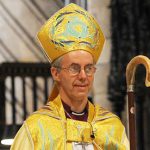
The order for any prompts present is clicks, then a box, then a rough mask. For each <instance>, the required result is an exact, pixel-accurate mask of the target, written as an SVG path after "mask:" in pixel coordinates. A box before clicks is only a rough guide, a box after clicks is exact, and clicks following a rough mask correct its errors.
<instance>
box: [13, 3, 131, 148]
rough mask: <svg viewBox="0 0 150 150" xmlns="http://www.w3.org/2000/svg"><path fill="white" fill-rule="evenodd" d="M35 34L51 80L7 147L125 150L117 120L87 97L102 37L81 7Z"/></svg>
mask: <svg viewBox="0 0 150 150" xmlns="http://www.w3.org/2000/svg"><path fill="white" fill-rule="evenodd" d="M38 39H39V41H40V43H41V45H42V46H43V49H44V52H45V53H46V55H47V57H48V59H49V60H50V62H51V74H52V76H53V79H54V81H55V85H54V88H53V91H52V94H51V97H50V98H49V101H48V103H47V105H45V106H44V107H43V108H41V109H40V110H38V111H37V112H35V113H33V114H32V115H31V116H30V117H28V119H27V120H26V121H25V122H24V124H23V126H22V127H21V129H20V130H19V132H18V133H17V135H16V137H15V140H14V143H13V145H12V147H11V149H12V150H23V149H26V150H30V149H35V150H40V149H42V150H48V149H51V150H72V149H73V150H95V149H99V150H113V149H115V150H128V149H129V148H128V140H127V137H126V134H125V129H124V126H123V125H122V123H121V121H120V119H119V118H118V117H117V116H116V115H114V114H112V113H110V112H108V111H107V110H105V109H103V108H101V107H100V106H94V105H93V104H92V103H90V102H89V101H88V98H87V95H88V92H89V90H90V88H91V87H92V83H93V79H94V73H95V71H96V68H95V64H96V62H97V60H98V58H99V55H100V53H101V50H102V47H103V44H104V36H103V33H102V31H101V29H100V27H99V25H98V23H97V22H96V21H95V19H94V18H93V17H92V16H91V15H90V14H88V13H87V12H86V11H85V10H84V9H82V8H80V7H79V6H77V5H75V4H70V5H68V6H66V7H64V8H63V9H61V10H59V11H58V12H57V13H56V14H54V15H53V16H52V17H51V18H50V19H49V20H48V21H47V22H46V23H45V25H44V26H43V27H42V28H41V30H40V31H39V33H38Z"/></svg>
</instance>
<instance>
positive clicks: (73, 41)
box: [37, 3, 105, 63]
mask: <svg viewBox="0 0 150 150" xmlns="http://www.w3.org/2000/svg"><path fill="white" fill-rule="evenodd" d="M37 36H38V39H39V41H40V43H41V45H42V47H43V49H44V52H45V54H46V55H47V57H48V59H49V61H50V62H53V61H54V60H55V59H57V58H58V57H60V56H62V55H64V54H66V53H68V52H70V51H75V50H85V51H88V52H90V53H91V54H92V55H93V58H94V61H95V63H96V62H97V60H98V58H99V56H100V54H101V51H102V48H103V45H104V41H105V38H104V35H103V33H102V30H101V28H100V26H99V24H98V23H97V21H96V20H95V19H94V18H93V17H92V16H91V15H90V14H89V13H88V12H87V11H85V10H84V9H83V8H81V7H79V6H78V5H76V4H73V3H71V4H69V5H67V6H65V7H64V8H62V9H60V10H59V11H58V12H56V13H55V14H54V15H53V16H52V17H51V18H50V19H49V20H48V21H47V22H46V23H45V24H44V25H43V26H42V28H41V29H40V31H39V32H38V35H37Z"/></svg>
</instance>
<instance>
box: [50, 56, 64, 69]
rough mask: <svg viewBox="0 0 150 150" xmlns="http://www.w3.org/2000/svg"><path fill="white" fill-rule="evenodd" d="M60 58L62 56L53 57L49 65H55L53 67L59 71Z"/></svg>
mask: <svg viewBox="0 0 150 150" xmlns="http://www.w3.org/2000/svg"><path fill="white" fill-rule="evenodd" d="M62 59H63V56H60V57H59V58H57V59H55V60H54V61H53V62H52V63H51V67H55V68H57V70H58V71H60V68H61V63H62Z"/></svg>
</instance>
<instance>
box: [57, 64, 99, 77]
mask: <svg viewBox="0 0 150 150" xmlns="http://www.w3.org/2000/svg"><path fill="white" fill-rule="evenodd" d="M71 65H72V64H71ZM71 65H70V66H68V67H60V66H57V67H56V68H58V69H60V70H67V71H68V72H69V73H70V74H71V75H73V76H77V75H79V74H80V72H81V70H84V72H85V74H86V75H87V76H93V75H94V73H95V72H96V69H97V68H96V67H95V65H94V64H87V65H86V66H84V68H82V67H81V66H80V65H79V66H80V69H79V70H76V72H73V71H72V70H71ZM88 65H91V66H90V67H92V69H93V70H92V72H91V73H88V72H87V71H86V67H87V66H88ZM74 71H75V70H74Z"/></svg>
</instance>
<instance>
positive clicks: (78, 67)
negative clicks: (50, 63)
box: [69, 64, 81, 75]
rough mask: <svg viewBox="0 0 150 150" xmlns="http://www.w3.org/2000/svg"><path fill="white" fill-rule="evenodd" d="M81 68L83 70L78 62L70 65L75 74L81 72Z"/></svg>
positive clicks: (70, 70) (70, 69)
mask: <svg viewBox="0 0 150 150" xmlns="http://www.w3.org/2000/svg"><path fill="white" fill-rule="evenodd" d="M80 70H81V66H80V65H78V64H71V65H70V66H69V72H70V73H71V74H73V75H76V74H78V73H79V72H80Z"/></svg>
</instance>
